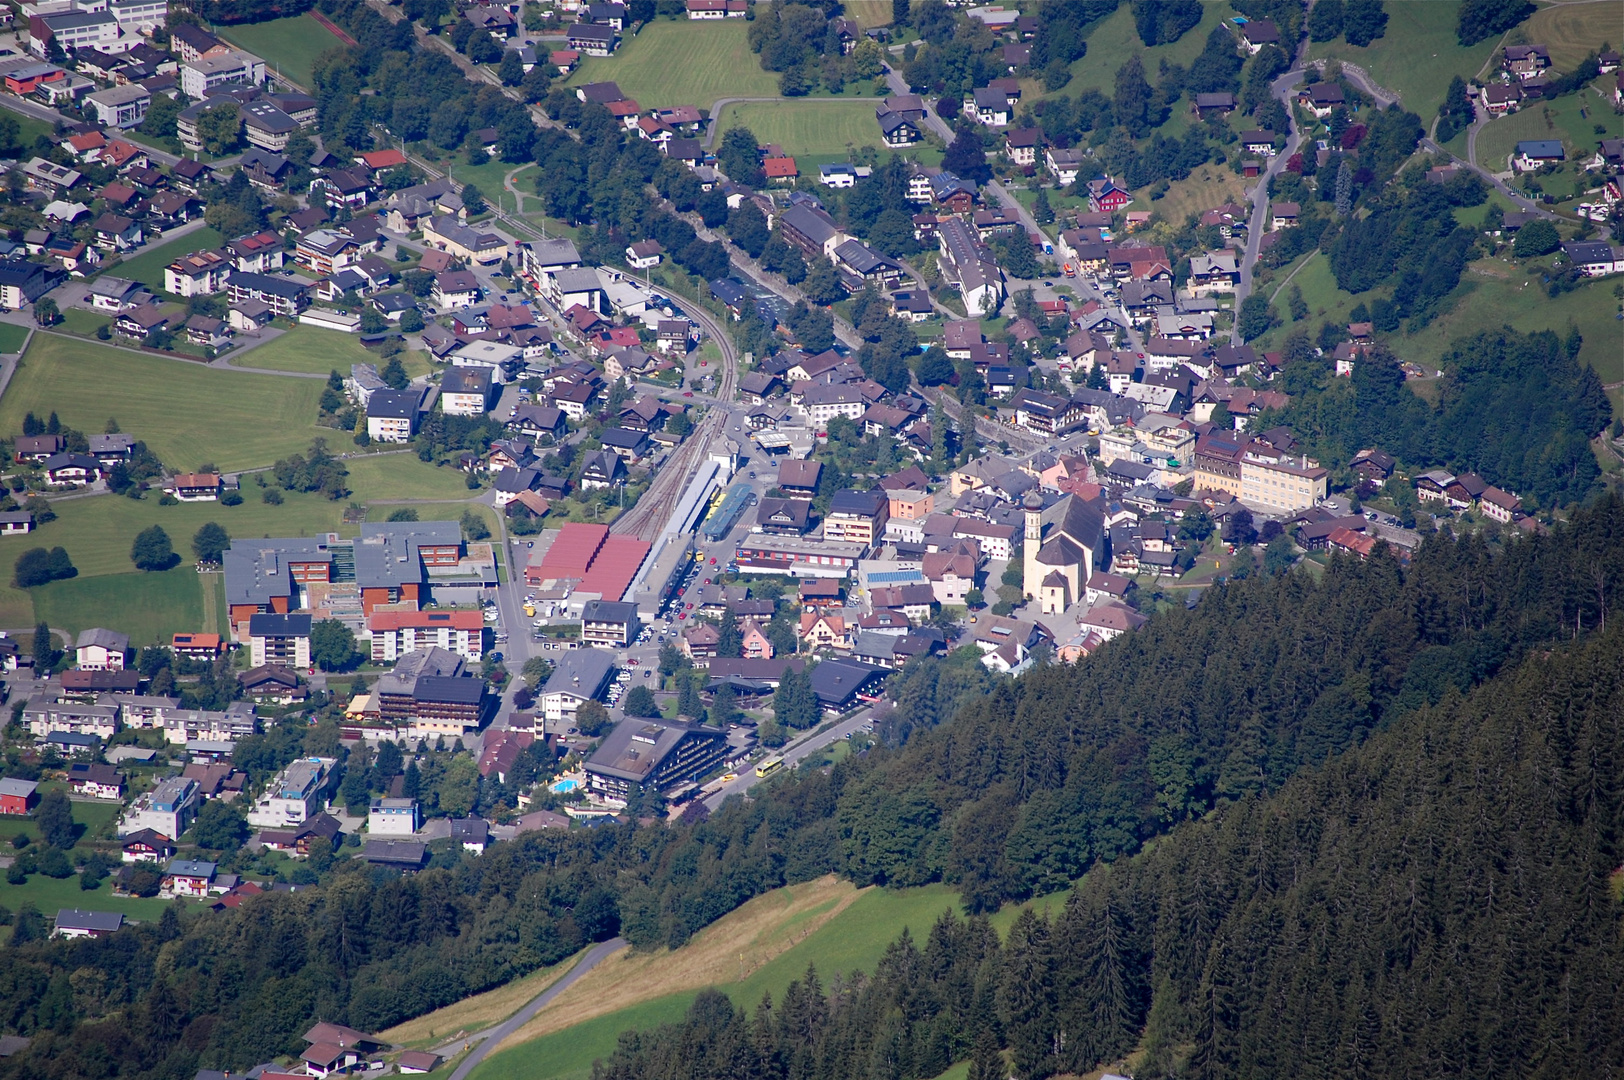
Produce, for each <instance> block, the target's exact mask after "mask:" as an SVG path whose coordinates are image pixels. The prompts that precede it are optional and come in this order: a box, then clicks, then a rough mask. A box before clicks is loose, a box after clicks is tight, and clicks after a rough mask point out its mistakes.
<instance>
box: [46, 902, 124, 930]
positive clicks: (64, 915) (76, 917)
mask: <svg viewBox="0 0 1624 1080" xmlns="http://www.w3.org/2000/svg"><path fill="white" fill-rule="evenodd" d="M123 925H124V915H123V913H121V912H117V911H80V910H79V909H78V908H63V909H62V910H61V911H58V912H57V913H56V928H57V929H58V930H94V931H97V932H99V933H108V932H111V931H113V930H117V929H118V928H119V927H121V926H123Z"/></svg>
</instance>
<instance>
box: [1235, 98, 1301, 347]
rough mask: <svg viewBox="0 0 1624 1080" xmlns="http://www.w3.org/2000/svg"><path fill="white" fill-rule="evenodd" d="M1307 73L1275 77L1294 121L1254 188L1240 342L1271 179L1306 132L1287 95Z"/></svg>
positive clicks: (1241, 287) (1238, 294)
mask: <svg viewBox="0 0 1624 1080" xmlns="http://www.w3.org/2000/svg"><path fill="white" fill-rule="evenodd" d="M1302 77H1303V73H1302V70H1301V69H1300V68H1299V69H1295V70H1292V71H1288V72H1286V73H1285V74H1284V75H1282V76H1280V77H1279V78H1278V79H1276V80H1275V81H1274V84H1273V86H1272V87H1271V90H1272V92H1273V94H1274V96H1275V97H1276V98H1279V99H1280V100H1281V101H1282V102H1283V103H1284V104H1285V106H1286V115H1287V116H1288V117H1289V118H1290V121H1291V134H1290V135H1289V136H1288V137H1287V139H1286V148H1285V149H1284V150H1282V151H1281V152H1280V153H1278V154H1276V155H1274V157H1272V158H1270V159H1269V168H1268V169H1267V171H1265V172H1264V174H1263V175H1262V176H1260V177H1258V182H1257V185H1256V186H1255V187H1253V188H1252V217H1251V220H1250V221H1249V222H1248V223H1247V226H1246V251H1245V253H1244V254H1243V255H1242V256H1241V280H1240V284H1238V285H1236V286H1235V314H1236V319H1235V326H1234V328H1233V329H1231V330H1230V340H1232V341H1235V342H1237V343H1238V342H1239V341H1240V339H1241V326H1240V318H1239V315H1240V310H1241V301H1243V300H1245V299H1246V297H1247V296H1248V295H1249V294H1250V293H1251V291H1252V268H1253V267H1254V266H1256V264H1257V259H1258V255H1259V254H1261V253H1262V250H1263V230H1264V227H1265V226H1266V225H1267V224H1268V223H1269V182H1270V181H1271V180H1273V179H1274V178H1275V177H1276V176H1278V175H1280V173H1281V171H1283V170H1284V169H1285V167H1286V162H1288V161H1290V160H1291V155H1293V154H1295V153H1296V152H1297V147H1298V146H1299V145H1301V143H1302V139H1303V133H1302V131H1301V130H1299V129H1298V127H1297V117H1296V116H1295V115H1294V113H1293V111H1292V108H1291V103H1290V102H1289V101H1287V100H1286V99H1288V98H1290V97H1291V91H1292V87H1294V86H1296V85H1297V81H1298V80H1299V79H1301V78H1302Z"/></svg>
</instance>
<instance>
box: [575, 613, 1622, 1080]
mask: <svg viewBox="0 0 1624 1080" xmlns="http://www.w3.org/2000/svg"><path fill="white" fill-rule="evenodd" d="M1621 655H1624V632H1620V630H1619V628H1618V627H1617V624H1616V623H1615V625H1614V627H1613V628H1612V629H1610V630H1609V631H1608V632H1607V634H1606V635H1605V636H1603V637H1601V638H1600V639H1598V640H1596V641H1594V642H1592V643H1590V644H1588V645H1585V646H1578V647H1572V646H1570V647H1568V648H1566V649H1561V650H1559V651H1558V652H1557V653H1556V654H1555V655H1543V654H1542V655H1539V656H1536V657H1532V658H1530V659H1528V660H1526V661H1525V662H1523V663H1522V664H1521V665H1520V666H1519V667H1517V668H1516V669H1514V670H1511V671H1508V672H1506V673H1504V674H1502V675H1500V676H1498V677H1497V678H1495V679H1493V680H1492V681H1490V682H1489V683H1488V684H1487V685H1485V686H1483V687H1481V688H1479V689H1478V690H1477V691H1476V692H1474V693H1473V694H1471V695H1470V696H1469V697H1464V698H1463V697H1462V696H1460V695H1459V694H1458V693H1455V692H1453V691H1451V692H1450V693H1448V694H1447V695H1446V696H1445V698H1444V699H1443V700H1442V701H1441V702H1440V703H1439V704H1438V705H1436V706H1433V707H1430V708H1426V709H1423V710H1421V711H1419V712H1413V713H1410V714H1408V715H1407V716H1406V717H1405V718H1404V719H1403V720H1401V721H1399V722H1398V723H1396V724H1395V725H1393V726H1392V727H1391V728H1390V729H1388V730H1386V731H1384V732H1383V733H1381V734H1379V735H1377V736H1375V737H1374V738H1373V739H1371V740H1370V741H1369V742H1368V743H1367V744H1366V745H1364V746H1363V747H1361V748H1358V749H1355V750H1353V751H1351V752H1350V753H1347V754H1344V755H1341V756H1339V757H1337V758H1335V759H1333V760H1332V761H1331V762H1330V763H1328V764H1326V765H1324V766H1321V767H1319V768H1316V769H1312V770H1309V771H1308V772H1306V773H1305V774H1304V775H1302V776H1299V777H1298V778H1296V779H1294V780H1292V781H1290V782H1289V783H1287V784H1286V785H1285V786H1284V787H1283V788H1282V789H1281V790H1280V792H1279V793H1277V794H1276V795H1274V796H1272V797H1267V798H1264V797H1260V796H1248V797H1246V798H1244V799H1242V800H1241V801H1240V802H1238V803H1236V804H1234V805H1233V806H1231V807H1229V808H1227V809H1226V810H1224V811H1221V812H1219V813H1218V814H1216V815H1214V816H1213V817H1212V818H1210V819H1208V820H1204V821H1201V822H1192V823H1189V824H1186V825H1184V826H1183V827H1181V828H1180V829H1178V830H1175V831H1174V832H1173V833H1172V834H1171V835H1170V836H1168V837H1167V838H1166V839H1164V840H1163V841H1162V842H1161V843H1159V844H1158V845H1157V846H1156V847H1155V848H1154V849H1153V850H1151V851H1149V852H1147V853H1145V854H1142V855H1140V856H1137V857H1134V858H1130V859H1123V860H1120V861H1119V862H1117V863H1116V864H1115V865H1114V866H1111V867H1109V868H1104V867H1102V868H1099V869H1097V870H1096V871H1095V872H1093V873H1091V874H1090V875H1088V877H1087V878H1085V879H1084V881H1083V882H1082V883H1081V884H1080V886H1079V887H1078V888H1077V889H1076V890H1075V891H1074V892H1073V893H1072V895H1071V896H1070V898H1069V899H1068V901H1067V903H1066V905H1065V908H1064V910H1063V911H1062V912H1061V913H1060V914H1059V916H1058V917H1057V918H1056V919H1055V920H1054V921H1053V922H1052V923H1050V922H1049V921H1047V920H1046V919H1044V918H1042V917H1039V916H1035V915H1032V914H1031V913H1030V912H1026V913H1023V914H1022V916H1021V918H1020V919H1019V920H1018V921H1017V922H1016V924H1015V926H1014V927H1013V929H1012V931H1011V933H1010V935H1009V937H1008V940H1007V941H1006V942H1005V943H1003V944H1002V945H1000V943H999V941H998V939H997V936H996V935H995V934H993V933H992V932H991V931H990V929H989V928H988V927H987V925H986V923H985V922H984V921H981V920H977V919H972V920H971V921H969V922H968V923H964V922H960V921H959V920H956V919H954V918H952V917H951V916H947V917H944V918H943V919H942V920H941V921H940V922H938V923H937V925H936V926H935V927H934V928H932V930H931V932H930V934H929V937H928V940H927V941H926V942H925V943H924V945H923V948H922V949H921V948H920V947H919V944H918V943H916V942H914V941H913V940H911V939H909V938H904V939H903V940H901V941H899V942H897V943H896V944H895V945H894V946H893V947H892V949H891V950H890V952H889V953H888V954H887V956H886V959H885V961H884V962H883V963H881V964H880V965H879V966H878V968H877V970H876V971H875V973H874V975H873V976H872V978H864V977H861V976H858V977H856V978H854V979H851V980H848V981H844V982H840V983H838V986H837V983H836V981H835V980H833V979H832V978H831V976H836V975H838V974H839V973H834V972H826V973H823V976H822V978H823V979H824V980H827V981H826V982H823V983H820V981H819V979H818V976H817V975H816V974H809V975H808V977H807V979H806V980H805V981H803V982H802V983H801V984H799V985H797V986H793V987H791V988H790V989H789V991H787V992H786V994H785V995H784V997H783V1000H782V1001H781V1002H779V1003H777V1007H776V1008H773V1007H772V1004H773V1003H771V1002H762V1003H761V1004H760V1006H758V1007H757V1008H756V1009H755V1011H754V1014H753V1015H750V1016H746V1014H745V1013H744V1012H742V1011H741V1010H739V1009H737V1008H735V1007H734V1006H733V1004H732V1003H730V1002H728V1000H727V999H726V998H724V997H722V996H721V995H719V994H710V995H707V996H706V997H704V998H702V999H701V1000H700V1001H698V1002H696V1004H695V1005H694V1007H693V1009H692V1011H691V1013H690V1015H689V1017H688V1019H687V1021H686V1022H685V1023H683V1024H678V1025H672V1026H670V1027H667V1028H662V1029H659V1030H657V1031H653V1032H646V1033H633V1034H628V1035H626V1036H624V1037H623V1039H622V1043H621V1046H620V1048H619V1050H618V1051H617V1052H616V1053H615V1055H614V1056H613V1057H612V1058H611V1059H610V1060H609V1061H607V1062H604V1063H600V1067H599V1069H598V1070H597V1071H596V1073H595V1076H596V1078H597V1080H710V1078H713V1077H714V1078H717V1080H722V1078H728V1080H732V1078H734V1077H739V1076H745V1077H751V1078H759V1080H801V1078H811V1077H841V1078H845V1080H862V1078H867V1077H872V1078H875V1080H881V1078H883V1080H899V1078H904V1077H931V1076H935V1075H937V1074H938V1073H939V1072H940V1071H941V1070H942V1069H943V1068H945V1066H946V1064H947V1063H948V1062H949V1061H951V1060H953V1059H955V1058H960V1059H962V1057H963V1056H965V1055H967V1054H972V1053H973V1054H974V1059H975V1060H974V1063H973V1066H972V1069H971V1074H970V1075H971V1078H972V1080H983V1078H987V1080H990V1078H991V1077H993V1076H995V1075H996V1076H998V1077H1003V1076H1006V1075H1009V1072H1008V1069H1007V1068H1003V1067H998V1068H997V1069H996V1071H994V1067H995V1066H996V1065H999V1064H1000V1063H998V1062H997V1059H996V1057H995V1054H996V1051H997V1049H998V1048H1001V1047H1006V1046H1007V1047H1008V1048H1009V1049H1010V1054H1009V1059H1008V1064H1009V1065H1011V1066H1013V1070H1014V1075H1015V1076H1017V1077H1020V1078H1021V1080H1032V1078H1034V1077H1043V1076H1047V1075H1050V1074H1053V1073H1059V1072H1070V1073H1084V1072H1088V1071H1089V1070H1091V1069H1093V1068H1095V1067H1096V1066H1098V1065H1100V1064H1102V1063H1105V1062H1111V1061H1114V1060H1117V1059H1119V1058H1120V1057H1122V1056H1123V1055H1125V1054H1127V1053H1129V1052H1131V1051H1133V1050H1134V1049H1135V1047H1136V1046H1138V1045H1139V1044H1140V1043H1141V1039H1143V1040H1144V1041H1145V1044H1146V1049H1147V1050H1148V1053H1147V1054H1146V1055H1145V1058H1144V1060H1142V1061H1141V1062H1140V1065H1139V1068H1138V1070H1137V1071H1136V1073H1135V1075H1136V1076H1138V1077H1140V1078H1141V1080H1144V1078H1146V1077H1160V1076H1169V1075H1179V1076H1192V1077H1202V1078H1214V1080H1217V1078H1229V1077H1236V1078H1239V1077H1249V1078H1259V1080H1264V1078H1270V1077H1279V1078H1281V1080H1287V1078H1290V1080H1314V1078H1319V1077H1332V1076H1338V1077H1341V1076H1346V1077H1362V1076H1369V1075H1374V1074H1377V1073H1380V1074H1382V1075H1390V1076H1399V1077H1405V1076H1415V1077H1421V1076H1491V1075H1499V1076H1508V1075H1509V1076H1551V1077H1556V1076H1586V1077H1610V1076H1617V1075H1619V1074H1620V1072H1621V1068H1624V987H1621V975H1620V972H1621V971H1624V944H1621V941H1620V932H1619V925H1620V924H1619V917H1620V914H1621V912H1620V905H1619V903H1618V900H1617V898H1616V896H1615V894H1614V893H1613V892H1612V890H1611V889H1610V887H1609V880H1608V878H1609V872H1610V871H1611V870H1612V868H1613V867H1615V866H1617V865H1618V864H1619V862H1620V858H1621V855H1624V852H1621V851H1620V835H1619V826H1620V825H1621V823H1624V780H1621V777H1620V775H1619V771H1618V767H1617V766H1618V763H1619V762H1620V761H1621V760H1624V726H1621V718H1624V675H1621V673H1620V667H1619V663H1618V661H1619V657H1620V656H1621ZM746 1004H748V1003H746ZM1147 1027H1148V1031H1147V1030H1146V1029H1147Z"/></svg>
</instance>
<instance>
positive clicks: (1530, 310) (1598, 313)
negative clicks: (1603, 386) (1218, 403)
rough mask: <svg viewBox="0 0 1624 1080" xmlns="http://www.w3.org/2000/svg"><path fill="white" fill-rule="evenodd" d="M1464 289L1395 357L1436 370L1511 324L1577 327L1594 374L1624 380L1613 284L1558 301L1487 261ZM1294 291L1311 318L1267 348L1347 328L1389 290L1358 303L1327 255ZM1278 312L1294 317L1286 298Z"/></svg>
mask: <svg viewBox="0 0 1624 1080" xmlns="http://www.w3.org/2000/svg"><path fill="white" fill-rule="evenodd" d="M1461 283H1462V290H1463V291H1462V294H1461V296H1460V298H1459V299H1458V300H1457V301H1456V302H1455V306H1454V307H1453V308H1451V309H1450V310H1449V311H1448V312H1447V313H1446V314H1443V315H1440V316H1439V317H1438V318H1436V319H1434V320H1433V321H1432V323H1431V325H1429V326H1427V327H1426V328H1425V329H1423V330H1421V331H1420V332H1418V333H1415V334H1402V335H1398V336H1395V337H1394V338H1393V339H1392V341H1391V344H1392V347H1393V351H1394V353H1395V354H1397V355H1398V357H1399V358H1400V359H1402V360H1413V361H1415V362H1416V363H1419V364H1435V363H1437V361H1438V359H1439V358H1440V357H1442V356H1443V354H1444V353H1446V352H1448V351H1449V343H1450V342H1451V341H1452V340H1453V339H1455V338H1457V337H1465V336H1467V335H1470V334H1473V333H1475V332H1477V331H1478V330H1482V329H1487V328H1490V327H1495V326H1501V325H1510V326H1511V327H1512V328H1514V329H1516V330H1521V331H1523V332H1529V331H1533V330H1546V329H1549V330H1554V331H1556V333H1557V334H1559V335H1560V334H1566V333H1567V330H1568V326H1569V325H1574V326H1577V327H1578V328H1579V333H1580V334H1582V335H1583V336H1584V348H1583V349H1582V350H1581V351H1580V353H1579V358H1580V359H1581V360H1582V361H1584V362H1585V363H1587V364H1589V365H1590V366H1591V367H1593V368H1595V369H1596V374H1598V375H1599V376H1601V380H1602V382H1604V383H1614V382H1618V381H1620V380H1624V322H1620V321H1619V320H1617V319H1616V318H1614V315H1615V313H1616V312H1617V309H1618V301H1616V300H1615V299H1613V293H1612V289H1613V286H1612V283H1611V279H1607V278H1603V279H1599V280H1596V281H1593V282H1591V283H1590V284H1588V285H1585V286H1584V287H1582V288H1579V289H1575V290H1574V291H1573V292H1569V293H1563V294H1562V295H1561V296H1559V297H1557V298H1556V299H1554V300H1553V299H1551V298H1550V297H1549V296H1547V295H1546V293H1545V290H1544V288H1543V287H1541V286H1540V284H1539V281H1538V280H1537V278H1532V279H1531V275H1529V274H1527V273H1525V272H1524V271H1522V270H1521V269H1518V268H1517V267H1516V266H1514V265H1513V264H1512V263H1510V262H1508V261H1506V260H1504V259H1480V260H1478V261H1477V262H1474V263H1471V264H1469V265H1468V266H1467V269H1466V274H1465V275H1464V276H1463V277H1462V279H1461ZM1291 284H1292V285H1296V286H1299V287H1300V288H1301V289H1302V291H1303V300H1304V301H1305V302H1307V304H1308V311H1309V314H1308V318H1307V319H1304V320H1303V322H1301V323H1297V324H1293V323H1291V322H1289V321H1288V322H1286V324H1285V325H1284V326H1281V327H1277V328H1276V329H1274V330H1271V331H1270V332H1269V333H1268V334H1266V335H1264V337H1263V338H1262V339H1260V341H1261V342H1262V344H1263V346H1264V347H1266V348H1276V347H1278V346H1279V344H1280V342H1282V341H1283V340H1285V336H1286V335H1287V334H1289V333H1290V332H1291V330H1292V327H1293V326H1294V325H1296V326H1305V327H1307V328H1308V330H1309V332H1310V333H1313V332H1316V331H1317V330H1318V329H1319V325H1320V323H1321V321H1329V322H1331V323H1338V324H1339V323H1346V322H1347V319H1348V312H1349V311H1350V310H1351V309H1352V308H1353V307H1354V306H1355V305H1356V304H1359V303H1361V302H1363V303H1366V304H1368V303H1369V302H1370V300H1371V299H1372V298H1373V297H1375V296H1378V295H1381V294H1382V290H1372V291H1371V292H1368V293H1361V294H1359V295H1358V296H1354V295H1351V294H1349V293H1345V292H1343V291H1342V290H1341V289H1339V288H1337V284H1336V279H1335V277H1333V276H1332V274H1331V267H1330V263H1329V260H1328V259H1327V258H1326V256H1325V255H1323V254H1320V255H1315V256H1313V257H1312V258H1311V259H1310V260H1309V261H1308V262H1307V264H1306V265H1304V267H1303V269H1302V270H1301V271H1300V272H1299V273H1298V274H1297V276H1296V277H1294V278H1292V279H1291ZM1290 287H1291V286H1289V285H1288V286H1287V290H1288V291H1289V289H1290ZM1275 310H1276V312H1277V313H1278V314H1279V315H1280V316H1281V318H1287V315H1286V305H1285V297H1284V296H1283V295H1282V296H1281V297H1280V298H1279V299H1277V300H1276V301H1275Z"/></svg>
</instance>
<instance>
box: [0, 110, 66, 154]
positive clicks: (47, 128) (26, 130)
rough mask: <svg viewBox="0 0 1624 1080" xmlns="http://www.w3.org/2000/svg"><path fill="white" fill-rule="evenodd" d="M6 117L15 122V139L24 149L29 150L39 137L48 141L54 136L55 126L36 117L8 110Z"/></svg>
mask: <svg viewBox="0 0 1624 1080" xmlns="http://www.w3.org/2000/svg"><path fill="white" fill-rule="evenodd" d="M6 115H7V116H9V117H11V118H12V119H13V120H15V121H16V122H17V138H18V139H19V140H20V141H21V142H22V145H23V148H24V149H29V148H31V147H32V146H33V145H34V140H35V139H38V138H39V137H40V136H41V135H43V136H45V137H46V138H47V139H49V138H51V137H52V136H53V135H55V134H56V127H55V125H53V124H51V123H49V122H47V121H45V120H41V119H39V118H38V117H34V116H24V115H23V114H22V113H14V112H11V111H10V110H9V109H8V110H7V111H6Z"/></svg>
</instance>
